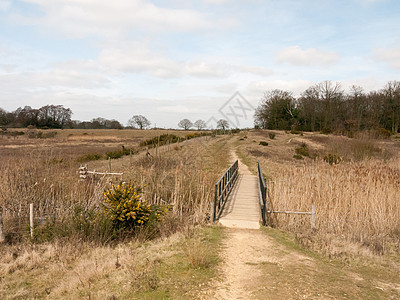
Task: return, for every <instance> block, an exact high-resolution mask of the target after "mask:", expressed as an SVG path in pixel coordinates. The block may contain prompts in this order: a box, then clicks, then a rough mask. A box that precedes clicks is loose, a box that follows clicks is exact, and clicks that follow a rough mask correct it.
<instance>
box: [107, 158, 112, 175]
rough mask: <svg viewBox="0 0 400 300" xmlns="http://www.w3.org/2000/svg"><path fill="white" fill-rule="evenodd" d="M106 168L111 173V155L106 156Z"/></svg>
mask: <svg viewBox="0 0 400 300" xmlns="http://www.w3.org/2000/svg"><path fill="white" fill-rule="evenodd" d="M108 170H109V173H111V157H108Z"/></svg>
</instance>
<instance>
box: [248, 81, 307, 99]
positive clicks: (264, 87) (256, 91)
mask: <svg viewBox="0 0 400 300" xmlns="http://www.w3.org/2000/svg"><path fill="white" fill-rule="evenodd" d="M311 85H313V82H311V81H308V80H301V79H299V80H291V81H286V80H270V81H253V82H250V83H249V85H248V87H247V91H248V93H249V94H251V95H258V96H259V95H263V93H264V92H266V91H269V90H274V89H279V90H284V91H290V92H293V93H294V94H295V95H300V94H301V93H302V92H304V91H305V90H306V89H307V88H308V87H310V86H311Z"/></svg>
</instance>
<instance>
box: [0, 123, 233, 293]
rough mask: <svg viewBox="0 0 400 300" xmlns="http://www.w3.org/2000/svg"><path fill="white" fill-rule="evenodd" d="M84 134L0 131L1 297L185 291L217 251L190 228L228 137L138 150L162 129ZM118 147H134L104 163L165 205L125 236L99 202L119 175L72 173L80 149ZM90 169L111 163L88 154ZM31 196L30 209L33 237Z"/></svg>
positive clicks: (201, 218) (198, 219)
mask: <svg viewBox="0 0 400 300" xmlns="http://www.w3.org/2000/svg"><path fill="white" fill-rule="evenodd" d="M84 132H85V133H87V134H83V132H81V131H80V130H70V131H67V130H63V131H61V130H60V131H59V133H58V134H57V135H55V136H54V137H52V138H47V139H32V138H28V137H27V136H18V137H17V138H16V139H14V138H7V137H4V138H3V139H0V153H1V164H0V206H2V208H3V219H4V229H5V233H6V241H5V243H2V244H1V245H0V247H1V248H0V252H1V255H0V256H1V260H0V278H1V279H0V292H1V294H2V295H4V296H5V297H6V298H26V297H45V296H48V295H49V296H50V297H57V298H58V297H61V298H79V297H89V298H93V297H94V298H104V297H114V296H115V297H123V298H131V297H137V296H138V295H140V296H139V297H144V298H149V299H151V298H153V296H151V295H152V294H153V293H155V295H159V293H161V294H160V295H161V296H160V297H161V298H163V297H165V295H174V293H178V295H182V294H184V293H189V294H190V293H192V292H193V291H192V290H191V289H193V288H194V289H195V290H196V289H197V288H198V287H197V286H198V282H199V280H200V279H198V278H197V277H199V278H202V279H201V280H200V282H204V281H206V280H205V279H204V278H203V277H202V276H206V275H204V274H203V273H205V274H207V276H209V275H210V272H213V271H212V270H211V269H209V266H210V265H211V264H215V263H216V257H215V256H216V253H213V254H211V253H209V249H208V246H207V244H204V243H203V241H204V239H207V238H208V237H209V236H210V234H208V235H206V236H205V237H204V236H203V237H202V236H201V235H200V236H199V235H194V236H193V231H192V229H191V228H193V226H195V225H196V224H203V223H204V222H206V221H207V218H208V216H209V211H210V202H211V201H212V199H213V194H212V193H213V188H212V186H213V183H214V182H215V181H216V179H217V177H218V176H219V174H220V173H221V172H222V171H223V170H224V169H225V168H226V166H227V165H228V164H229V161H228V160H229V157H227V156H226V154H225V152H224V151H221V149H223V148H224V147H226V146H229V145H227V142H226V140H227V139H228V137H225V136H218V137H214V138H212V137H201V138H196V139H191V140H188V141H183V142H180V143H178V144H172V145H166V146H163V147H160V148H157V149H156V148H154V149H150V154H151V155H150V156H146V150H145V149H143V148H140V147H139V146H138V145H139V143H140V142H141V141H143V140H144V139H148V138H153V137H155V136H157V135H159V134H165V132H164V131H153V130H148V131H139V130H122V131H121V130H118V131H117V130H115V131H113V130H98V131H97V130H85V131H84ZM173 134H176V135H181V136H184V135H186V134H188V132H187V131H186V132H183V131H176V132H173ZM121 145H126V146H127V147H135V149H137V150H138V151H139V153H137V154H135V155H132V156H129V155H128V156H124V157H122V158H120V159H117V160H112V170H113V171H114V172H123V173H124V178H123V180H124V181H126V182H134V183H135V184H136V185H138V186H141V187H143V196H142V197H143V199H144V200H146V201H147V202H148V203H156V204H162V205H164V206H168V207H169V209H170V212H169V213H168V214H167V215H166V216H165V217H164V218H163V219H162V221H161V222H160V223H158V224H156V226H154V224H152V225H151V226H148V227H146V228H142V229H137V230H136V231H135V232H134V233H133V235H132V233H130V235H129V236H127V235H124V234H123V233H118V235H116V234H115V231H114V230H113V228H112V224H111V222H110V220H109V219H107V216H106V215H105V214H104V210H103V204H104V200H105V197H104V195H103V192H104V189H105V188H107V187H109V186H110V182H111V181H112V182H114V183H118V182H119V180H120V178H119V177H116V178H112V177H102V176H97V177H96V178H92V177H90V178H88V179H86V180H83V181H82V180H79V174H78V167H79V166H80V163H79V162H77V160H76V158H77V157H79V156H81V155H82V154H85V153H92V152H97V151H101V153H104V152H105V151H107V150H113V149H120V148H121ZM88 168H89V169H90V170H93V169H96V170H97V171H107V170H108V169H109V162H108V161H107V160H105V159H103V160H98V161H93V162H89V166H88ZM29 203H34V207H35V231H34V238H33V240H31V239H30V236H29V213H28V208H29ZM216 230H217V232H218V231H219V229H216ZM177 232H178V233H177ZM179 232H185V234H184V235H182V234H181V233H179ZM213 232H215V230H211V235H212V234H213ZM159 239H161V240H159ZM148 240H154V241H153V242H150V245H151V246H149V247H150V248H147V247H144V248H142V247H141V245H147V243H145V242H146V241H148ZM164 240H165V242H163V241H164ZM143 243H145V244H143ZM148 249H149V250H148ZM161 262H162V264H163V265H161ZM163 266H168V267H163ZM43 268H45V269H46V272H45V273H46V274H44V273H43ZM191 269H193V270H191ZM188 272H189V273H191V275H187V274H188ZM170 273H172V274H173V275H174V276H175V278H177V280H178V282H179V280H181V281H182V283H179V284H180V285H181V286H176V284H177V283H176V282H173V281H171V280H172V277H171V278H169V276H170ZM175 273H176V274H175ZM192 273H193V274H192ZM180 276H181V277H182V278H181V279H179V278H180ZM186 276H189V277H190V278H189V279H188V278H186ZM192 277H193V278H192ZM4 278H8V279H7V280H3V279H4ZM196 278H197V279H196ZM61 279H62V280H61ZM105 283H107V284H108V286H107V287H106V288H104V285H105ZM121 286H123V287H125V288H124V289H122V290H121ZM126 286H128V287H126ZM164 286H167V287H168V289H167V290H164ZM182 286H184V288H183V289H182ZM94 290H96V291H95V292H93V291H94ZM164 293H165V294H164Z"/></svg>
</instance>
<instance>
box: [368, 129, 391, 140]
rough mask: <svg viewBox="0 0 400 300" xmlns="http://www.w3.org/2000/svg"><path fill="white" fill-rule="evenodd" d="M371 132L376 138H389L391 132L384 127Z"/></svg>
mask: <svg viewBox="0 0 400 300" xmlns="http://www.w3.org/2000/svg"><path fill="white" fill-rule="evenodd" d="M373 134H374V135H375V137H377V138H383V139H389V138H390V137H391V136H392V132H391V131H390V130H387V129H385V128H378V129H375V130H374V131H373Z"/></svg>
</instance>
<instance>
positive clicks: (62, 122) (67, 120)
mask: <svg viewBox="0 0 400 300" xmlns="http://www.w3.org/2000/svg"><path fill="white" fill-rule="evenodd" d="M71 116H72V110H71V109H70V108H65V107H64V106H63V105H45V106H42V107H41V108H32V107H30V106H25V107H23V108H21V107H19V108H17V109H16V110H15V111H12V112H7V111H6V110H4V109H2V108H0V126H1V127H11V128H25V127H36V128H75V129H122V128H124V126H122V124H121V123H120V122H119V121H117V120H114V119H111V120H108V119H105V118H102V117H98V118H94V119H92V120H91V121H78V120H72V119H71ZM149 126H150V121H149V120H147V119H146V118H145V117H144V116H141V115H135V116H133V117H132V118H131V119H130V120H129V121H128V128H139V129H145V128H148V127H149Z"/></svg>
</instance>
